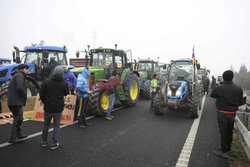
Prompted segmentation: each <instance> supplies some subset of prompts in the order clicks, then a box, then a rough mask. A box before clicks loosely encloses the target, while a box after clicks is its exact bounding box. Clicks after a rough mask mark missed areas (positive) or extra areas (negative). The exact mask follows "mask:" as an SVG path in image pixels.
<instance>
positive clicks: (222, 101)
mask: <svg viewBox="0 0 250 167" xmlns="http://www.w3.org/2000/svg"><path fill="white" fill-rule="evenodd" d="M233 76H234V74H233V72H232V71H230V70H228V71H225V72H224V73H223V80H224V81H223V82H222V83H221V84H220V85H218V86H215V88H214V90H213V92H212V93H211V97H213V98H216V109H217V115H218V125H219V130H220V136H221V147H220V151H216V152H214V154H215V155H217V156H221V157H223V158H227V157H228V153H229V152H230V151H231V143H232V138H233V127H234V121H235V116H236V111H237V110H238V107H239V106H240V105H242V103H243V90H242V88H241V87H239V86H237V85H235V84H233V81H232V80H233Z"/></svg>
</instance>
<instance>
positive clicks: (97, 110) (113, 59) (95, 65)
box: [71, 48, 140, 116]
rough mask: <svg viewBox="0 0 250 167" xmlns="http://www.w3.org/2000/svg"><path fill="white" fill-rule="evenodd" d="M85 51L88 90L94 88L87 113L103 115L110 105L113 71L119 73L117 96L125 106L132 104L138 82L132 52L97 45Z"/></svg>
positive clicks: (76, 70) (137, 95) (75, 70)
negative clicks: (110, 85) (109, 91)
mask: <svg viewBox="0 0 250 167" xmlns="http://www.w3.org/2000/svg"><path fill="white" fill-rule="evenodd" d="M85 53H86V55H85V60H86V63H85V64H88V65H89V69H90V77H89V84H90V89H91V90H93V94H92V95H91V96H90V101H89V103H88V113H90V112H91V113H92V114H94V115H98V116H104V115H105V113H106V112H107V110H108V106H109V97H108V93H107V89H108V79H109V77H110V75H111V73H112V71H114V70H115V71H116V72H117V73H118V74H119V79H118V80H117V85H118V86H117V94H116V99H118V100H119V101H120V102H121V104H122V105H124V106H126V107H131V106H134V105H135V104H136V103H137V101H138V99H139V93H140V85H139V80H138V78H139V73H138V72H137V71H133V70H132V64H133V62H132V54H131V51H126V52H125V51H123V50H116V49H109V48H97V49H91V50H90V51H86V50H85ZM77 55H79V54H77ZM78 57H79V56H78ZM87 61H88V62H87ZM71 71H72V72H74V73H75V75H78V74H79V73H81V72H82V67H80V68H75V69H72V70H71Z"/></svg>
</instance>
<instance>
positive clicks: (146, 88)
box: [142, 80, 151, 100]
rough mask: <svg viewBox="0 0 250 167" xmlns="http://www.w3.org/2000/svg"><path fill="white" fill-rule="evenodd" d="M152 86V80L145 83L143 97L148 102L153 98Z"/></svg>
mask: <svg viewBox="0 0 250 167" xmlns="http://www.w3.org/2000/svg"><path fill="white" fill-rule="evenodd" d="M150 85H151V80H146V81H145V82H144V83H143V89H142V97H143V98H144V99H147V100H148V99H150V98H151V93H150Z"/></svg>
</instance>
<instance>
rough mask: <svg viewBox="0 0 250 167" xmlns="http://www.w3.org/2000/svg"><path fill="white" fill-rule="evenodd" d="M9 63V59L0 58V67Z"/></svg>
mask: <svg viewBox="0 0 250 167" xmlns="http://www.w3.org/2000/svg"><path fill="white" fill-rule="evenodd" d="M10 63H11V60H10V59H5V58H0V67H1V66H4V65H8V64H10Z"/></svg>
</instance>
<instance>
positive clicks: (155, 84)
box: [150, 74, 160, 110]
mask: <svg viewBox="0 0 250 167" xmlns="http://www.w3.org/2000/svg"><path fill="white" fill-rule="evenodd" d="M153 78H154V79H153V80H152V81H151V86H150V91H151V103H150V110H153V100H154V97H155V95H156V93H157V92H159V91H160V87H159V75H157V74H154V75H153Z"/></svg>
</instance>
